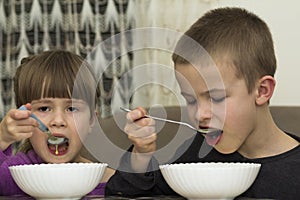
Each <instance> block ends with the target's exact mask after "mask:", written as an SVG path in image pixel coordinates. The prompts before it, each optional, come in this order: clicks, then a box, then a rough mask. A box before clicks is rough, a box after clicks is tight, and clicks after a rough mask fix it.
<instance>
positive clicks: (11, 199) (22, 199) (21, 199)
mask: <svg viewBox="0 0 300 200" xmlns="http://www.w3.org/2000/svg"><path fill="white" fill-rule="evenodd" d="M4 199H5V200H15V199H18V200H34V198H32V197H29V196H0V200H4ZM89 199H94V200H118V199H119V200H159V199H162V200H186V199H185V198H183V197H174V196H153V197H135V198H129V197H119V196H118V197H117V196H112V197H104V196H97V195H93V196H84V197H83V198H81V200H89ZM235 200H271V199H255V198H247V197H240V198H236V199H235Z"/></svg>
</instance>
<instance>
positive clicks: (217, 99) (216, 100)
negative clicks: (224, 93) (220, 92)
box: [211, 97, 225, 103]
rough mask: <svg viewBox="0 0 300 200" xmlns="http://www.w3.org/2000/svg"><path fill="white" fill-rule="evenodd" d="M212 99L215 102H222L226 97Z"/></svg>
mask: <svg viewBox="0 0 300 200" xmlns="http://www.w3.org/2000/svg"><path fill="white" fill-rule="evenodd" d="M211 100H212V101H213V102H214V103H221V102H222V101H224V100H225V97H218V98H216V97H211Z"/></svg>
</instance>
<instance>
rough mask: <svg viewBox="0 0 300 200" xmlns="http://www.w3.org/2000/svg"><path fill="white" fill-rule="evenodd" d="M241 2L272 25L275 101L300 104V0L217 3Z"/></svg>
mask: <svg viewBox="0 0 300 200" xmlns="http://www.w3.org/2000/svg"><path fill="white" fill-rule="evenodd" d="M220 6H221V7H223V6H239V7H244V8H246V9H248V10H250V11H253V12H254V13H256V14H257V15H259V16H260V17H261V18H263V19H264V20H265V22H266V23H267V24H268V25H269V28H270V29H271V32H272V34H273V39H274V43H275V51H276V55H277V62H278V71H277V74H276V79H277V87H276V91H275V94H274V96H273V99H272V101H271V104H272V105H289V106H290V105H297V106H299V105H300V49H299V48H300V1H298V0H218V1H215V2H214V7H220Z"/></svg>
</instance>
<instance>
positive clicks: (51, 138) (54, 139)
mask: <svg viewBox="0 0 300 200" xmlns="http://www.w3.org/2000/svg"><path fill="white" fill-rule="evenodd" d="M19 110H27V108H26V106H24V105H23V106H21V107H20V108H19ZM30 117H32V118H34V119H35V120H36V121H38V123H39V129H40V130H41V131H42V132H44V133H46V134H47V135H48V142H49V143H50V144H53V145H59V144H61V143H63V142H64V140H65V139H64V138H60V137H55V136H54V135H52V133H51V132H50V131H49V129H48V127H47V126H46V125H45V124H44V123H43V122H42V121H41V120H40V119H39V118H38V117H37V116H35V115H34V114H31V115H30Z"/></svg>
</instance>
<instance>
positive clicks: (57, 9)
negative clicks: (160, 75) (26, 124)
mask: <svg viewBox="0 0 300 200" xmlns="http://www.w3.org/2000/svg"><path fill="white" fill-rule="evenodd" d="M133 3H134V1H129V0H46V1H44V0H0V119H1V118H2V117H3V116H4V114H5V113H6V112H7V111H8V110H9V109H10V108H11V107H15V103H14V94H13V88H12V86H13V83H12V78H13V76H14V74H15V71H16V68H17V66H18V65H19V62H20V60H21V59H22V58H23V57H26V56H28V55H29V54H36V53H39V52H42V51H44V50H49V49H66V50H69V51H72V52H74V53H77V54H79V55H82V56H83V57H85V58H87V59H89V61H90V62H91V64H93V63H94V64H95V63H98V62H100V63H106V60H111V59H112V58H111V56H112V55H114V51H120V49H124V48H122V45H124V46H126V45H128V41H129V40H130V37H131V36H130V35H126V37H120V38H121V40H120V41H119V43H118V44H114V43H111V44H107V43H106V45H105V48H97V45H98V44H100V43H101V42H102V41H104V40H106V39H107V38H110V37H111V36H113V35H115V34H117V33H122V32H124V31H125V30H128V29H131V28H134V18H132V17H130V13H129V11H130V12H132V9H130V7H132V4H133ZM87 55H88V56H87ZM122 55H123V54H122ZM122 57H123V58H122V61H121V59H120V58H118V59H116V60H115V61H114V62H112V63H110V64H109V67H107V69H106V70H105V71H104V72H103V76H102V77H101V79H99V80H100V81H101V82H99V86H100V88H101V99H100V107H99V109H100V110H101V112H100V113H101V115H102V117H106V116H109V115H111V109H110V100H111V95H112V88H114V84H115V82H116V81H117V80H118V78H119V77H120V76H121V75H122V74H123V73H125V72H126V71H128V70H129V68H130V66H132V65H131V60H132V55H131V54H130V53H125V55H123V56H122ZM124 57H125V58H126V59H124ZM124 60H125V61H126V62H125V61H124ZM129 87H130V77H129V80H128V85H123V87H122V88H119V91H117V92H120V95H118V97H120V98H122V97H123V96H124V94H126V90H127V89H128V88H129ZM119 101H120V102H122V99H120V100H119Z"/></svg>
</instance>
